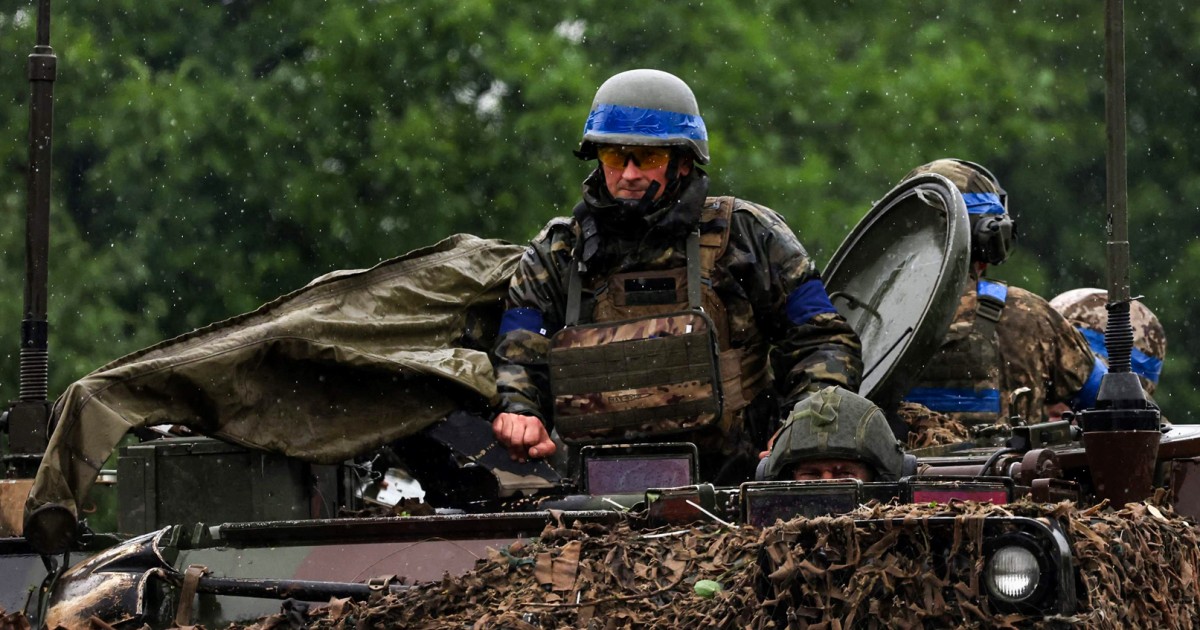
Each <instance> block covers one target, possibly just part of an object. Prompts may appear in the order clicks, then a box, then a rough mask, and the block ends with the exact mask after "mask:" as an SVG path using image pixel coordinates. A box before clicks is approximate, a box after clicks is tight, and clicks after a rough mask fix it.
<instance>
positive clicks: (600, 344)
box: [493, 70, 862, 483]
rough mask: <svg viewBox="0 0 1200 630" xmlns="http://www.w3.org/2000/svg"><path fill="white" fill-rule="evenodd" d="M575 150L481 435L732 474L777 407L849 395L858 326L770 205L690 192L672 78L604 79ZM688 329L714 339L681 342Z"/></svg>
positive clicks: (687, 128)
mask: <svg viewBox="0 0 1200 630" xmlns="http://www.w3.org/2000/svg"><path fill="white" fill-rule="evenodd" d="M576 155H577V156H578V157H579V158H580V159H584V160H597V164H596V169H595V170H594V171H593V172H592V173H591V175H589V176H588V177H587V179H586V180H585V181H584V183H583V200H582V201H581V202H579V203H578V204H577V205H576V206H575V208H574V210H573V212H572V216H571V217H567V218H559V219H554V220H553V221H551V222H550V223H549V224H548V225H547V226H546V227H545V228H544V229H543V230H542V232H541V233H540V234H539V235H538V236H537V237H536V238H535V239H534V240H533V242H532V243H531V244H530V246H529V248H528V250H527V251H526V253H525V255H524V257H523V259H522V260H521V263H520V265H519V267H518V269H517V272H516V274H515V275H514V277H513V280H512V284H511V288H510V291H509V307H510V308H509V310H508V311H507V312H506V313H505V315H504V318H503V321H502V323H501V330H500V337H499V340H498V342H497V345H496V352H495V356H496V380H497V386H498V388H499V396H500V399H501V407H500V413H499V414H498V415H497V416H496V418H495V420H494V423H493V428H494V431H495V434H496V437H497V439H499V440H500V441H501V442H502V443H504V444H505V445H507V446H508V447H509V450H510V453H511V454H512V456H513V457H515V458H518V459H524V458H527V457H530V458H537V457H546V456H548V455H551V454H552V453H554V451H555V450H556V448H557V447H556V445H555V442H554V441H553V440H552V439H551V429H552V428H556V429H557V433H558V434H559V435H560V436H561V437H562V438H563V440H564V441H566V442H568V443H588V442H604V441H609V442H611V441H631V440H654V441H663V440H671V441H684V440H686V441H692V442H694V443H696V444H697V446H698V448H699V449H700V451H701V461H700V464H701V472H702V475H704V477H705V478H706V480H710V481H721V482H729V483H736V482H738V481H741V480H743V479H746V478H748V477H749V476H750V475H751V474H752V473H753V471H754V466H755V463H756V460H757V458H756V457H755V454H756V453H757V452H758V451H759V450H760V449H761V447H762V446H763V444H764V443H765V441H766V437H767V436H769V435H770V434H771V432H772V431H773V430H774V428H775V426H777V424H778V418H779V416H780V403H782V405H783V407H784V408H785V409H791V408H792V407H793V406H794V405H795V404H796V403H797V402H799V401H800V400H802V399H803V398H804V397H805V396H807V395H808V394H810V393H812V392H814V391H816V390H818V389H819V388H822V387H826V386H830V385H840V386H843V387H847V388H850V389H857V387H858V384H859V378H860V372H861V370H862V359H861V347H860V344H859V340H858V337H857V336H856V335H855V333H854V331H853V330H852V329H851V328H850V326H849V325H848V324H847V323H846V321H845V320H844V319H843V318H842V317H841V316H840V315H839V314H838V313H837V312H836V311H835V310H834V308H833V305H832V304H831V303H830V301H829V297H828V295H827V294H826V291H825V286H824V284H823V283H822V281H821V277H820V274H819V273H818V271H817V268H816V266H815V265H814V264H813V262H812V260H810V259H809V257H808V255H807V253H806V252H805V250H804V248H803V247H801V245H800V243H799V242H798V241H797V239H796V236H795V234H793V233H792V231H791V229H790V228H789V227H788V226H787V224H786V223H784V220H783V218H782V217H781V216H780V215H779V214H777V213H775V212H774V211H772V210H770V209H768V208H765V207H763V206H760V205H757V204H754V203H751V202H749V201H745V200H741V199H735V198H733V197H709V196H707V195H708V185H709V180H708V176H707V174H706V173H705V172H704V171H703V170H701V169H700V168H699V167H700V165H702V164H707V163H708V161H709V153H708V135H707V132H706V130H705V126H704V121H703V120H702V119H701V117H700V111H699V108H698V106H697V104H696V99H695V97H694V96H693V94H692V91H691V89H690V88H689V87H688V86H687V84H686V83H684V82H683V81H682V80H680V79H679V78H678V77H675V76H673V75H671V74H668V73H666V72H660V71H658V70H631V71H628V72H622V73H620V74H617V75H615V76H613V77H612V78H610V79H609V80H608V81H606V82H605V83H604V84H603V85H601V86H600V89H599V90H598V91H597V92H596V97H595V99H594V101H593V103H592V108H591V113H590V114H589V116H588V119H587V123H586V124H585V126H584V131H583V141H582V143H581V144H580V146H579V149H578V150H577V151H576ZM701 310H702V313H703V317H701V316H699V315H696V313H698V312H700V311H701ZM680 312H683V313H687V314H685V315H681V316H672V315H670V314H671V313H680ZM630 320H632V323H628V324H613V322H627V321H630ZM702 331H710V332H711V335H712V337H713V338H714V340H715V343H711V344H707V345H709V346H715V350H713V351H711V352H703V351H699V350H703V349H704V347H705V345H706V343H703V342H701V343H691V342H688V341H686V340H687V339H689V338H691V336H694V335H696V334H698V333H700V332H702ZM556 333H557V334H556ZM623 341H624V342H631V343H625V344H621V343H619V342H623ZM689 343H691V345H688V344H689ZM685 347H686V348H685ZM687 348H691V349H687ZM697 349H699V350H697ZM709 355H711V356H709ZM551 369H553V372H552V371H551ZM589 379H590V380H589ZM580 383H586V384H589V385H588V386H587V387H590V388H591V390H593V391H586V387H585V388H584V390H581V389H580V387H583V386H581V385H580ZM716 401H720V402H721V403H722V404H720V405H719V409H718V408H717V407H718V405H714V404H713V403H714V402H716ZM552 425H553V426H552Z"/></svg>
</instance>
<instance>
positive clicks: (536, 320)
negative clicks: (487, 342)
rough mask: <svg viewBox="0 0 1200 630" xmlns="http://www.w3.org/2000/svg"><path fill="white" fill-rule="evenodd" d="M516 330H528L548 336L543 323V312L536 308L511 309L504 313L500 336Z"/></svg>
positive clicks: (501, 320)
mask: <svg viewBox="0 0 1200 630" xmlns="http://www.w3.org/2000/svg"><path fill="white" fill-rule="evenodd" d="M514 330H528V331H531V332H535V333H537V334H539V335H544V334H546V329H545V327H544V324H543V321H542V312H541V311H539V310H537V309H536V308H527V307H521V308H510V309H508V310H507V311H504V316H503V317H501V318H500V334H501V335H505V334H508V333H510V332H512V331H514Z"/></svg>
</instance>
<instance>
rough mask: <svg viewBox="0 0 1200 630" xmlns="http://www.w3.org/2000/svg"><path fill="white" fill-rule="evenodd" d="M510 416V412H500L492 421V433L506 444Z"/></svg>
mask: <svg viewBox="0 0 1200 630" xmlns="http://www.w3.org/2000/svg"><path fill="white" fill-rule="evenodd" d="M510 416H512V414H509V413H502V414H499V415H497V416H496V419H495V420H493V421H492V435H495V436H496V439H497V440H499V441H500V442H502V443H504V444H505V445H508V425H509V422H510V420H509V417H510Z"/></svg>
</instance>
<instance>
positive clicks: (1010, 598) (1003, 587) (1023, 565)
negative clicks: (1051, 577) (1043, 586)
mask: <svg viewBox="0 0 1200 630" xmlns="http://www.w3.org/2000/svg"><path fill="white" fill-rule="evenodd" d="M1041 573H1042V568H1041V565H1040V564H1039V563H1038V559H1037V556H1035V555H1033V552H1032V551H1030V550H1028V549H1026V548H1025V547H1022V546H1020V545H1008V546H1006V547H1001V548H999V549H997V550H996V552H995V553H993V554H992V557H991V558H990V559H989V560H988V564H987V571H986V572H985V573H984V575H985V576H986V580H987V588H988V592H989V593H991V594H992V597H995V598H997V599H999V600H1000V601H1003V602H1008V603H1017V602H1022V601H1024V600H1026V599H1028V598H1029V597H1030V596H1031V595H1033V593H1034V592H1035V591H1036V590H1037V587H1038V578H1039V577H1040V576H1041Z"/></svg>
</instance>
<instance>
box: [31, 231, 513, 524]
mask: <svg viewBox="0 0 1200 630" xmlns="http://www.w3.org/2000/svg"><path fill="white" fill-rule="evenodd" d="M522 251H524V248H523V247H520V246H516V245H512V244H510V243H506V242H503V241H497V240H485V239H481V238H477V237H474V236H471V235H465V234H460V235H455V236H451V237H450V238H447V239H445V240H443V241H441V242H439V243H437V244H435V245H432V246H430V247H427V248H424V249H419V250H416V251H413V252H410V253H408V254H406V255H404V256H401V257H399V258H394V259H392V260H388V261H385V262H383V263H380V264H379V265H376V266H375V267H373V268H371V269H368V270H355V271H337V272H333V273H329V274H326V275H324V276H321V277H319V278H317V279H316V280H313V281H312V282H311V283H309V284H308V285H307V286H305V287H303V288H301V289H299V290H298V291H295V292H292V293H290V294H287V295H284V296H282V297H280V298H278V299H276V300H274V301H272V302H269V303H267V304H265V305H263V306H262V307H260V308H258V309H257V310H255V311H253V312H251V313H247V314H244V315H239V316H237V317H234V318H231V319H228V320H226V321H223V322H218V323H215V324H212V325H209V326H207V327H205V328H201V329H199V330H196V331H193V332H190V333H188V334H185V335H182V336H180V337H177V338H175V339H171V340H168V341H164V342H162V343H159V344H156V345H154V346H151V347H149V348H146V349H144V350H140V351H138V352H135V353H133V354H130V355H128V356H125V357H123V358H121V359H118V360H116V361H113V362H112V363H109V364H108V365H105V366H103V367H101V368H100V369H98V370H96V371H95V372H92V373H91V374H89V375H87V376H86V377H84V378H82V379H80V380H79V381H77V382H75V383H73V384H72V385H71V386H70V387H68V388H67V390H66V392H65V393H64V394H63V395H62V396H61V397H60V398H59V399H58V400H57V401H56V403H55V405H54V411H53V414H52V419H53V421H54V422H55V428H54V431H53V434H52V435H51V438H50V444H49V446H48V448H47V450H46V454H45V458H44V459H43V462H42V465H41V467H40V468H39V470H38V472H37V478H36V480H35V482H34V486H33V490H32V492H31V493H30V495H29V500H28V502H27V503H26V510H27V513H28V512H29V511H31V510H33V509H35V508H37V507H40V506H42V505H45V504H48V503H55V504H58V505H61V506H63V507H66V508H68V509H69V510H71V511H72V513H75V514H78V512H77V511H76V504H77V503H78V502H80V501H82V499H83V498H85V497H86V495H87V492H88V490H89V489H90V488H91V486H92V484H93V483H94V482H95V479H96V477H97V474H98V473H99V470H100V467H101V465H102V464H103V463H104V461H105V460H106V459H107V458H108V457H109V455H111V454H112V452H113V450H114V449H115V448H116V446H117V444H118V443H119V442H120V440H121V438H122V437H123V436H124V435H125V434H126V433H127V432H128V431H130V430H131V429H135V428H138V427H145V426H153V425H159V424H167V423H170V424H179V425H183V426H187V427H189V428H191V429H193V430H195V431H197V432H200V433H204V434H206V435H210V436H213V437H217V438H221V439H224V440H227V441H231V442H235V443H239V444H243V445H246V446H251V447H256V448H261V449H265V450H268V451H273V452H277V453H282V454H284V455H289V456H293V457H298V458H301V459H304V460H308V461H312V462H317V463H334V462H338V461H343V460H345V459H348V458H350V457H353V456H354V455H356V454H359V453H362V452H363V451H366V450H369V449H371V448H374V447H376V446H379V445H381V444H385V443H387V442H390V441H392V440H396V439H398V438H401V437H404V436H406V435H411V434H413V433H415V432H417V431H419V430H421V429H423V428H425V427H426V426H428V425H430V424H431V423H433V422H434V421H436V420H438V419H439V418H442V417H444V416H445V415H446V414H447V413H449V412H450V411H452V410H454V409H458V408H462V407H463V406H464V405H470V404H472V403H474V404H477V405H480V406H482V405H485V404H487V403H488V402H489V401H490V400H491V399H492V398H493V397H494V396H495V394H496V384H495V380H494V377H493V375H492V368H491V363H490V361H489V358H488V356H487V352H486V350H487V349H488V348H490V343H491V339H492V338H493V337H494V334H495V330H494V329H495V326H496V325H497V323H498V321H499V316H500V312H501V309H502V308H503V299H504V296H505V294H506V292H507V287H508V279H509V277H510V276H511V274H512V272H513V271H514V269H515V267H516V263H517V261H518V259H519V258H520V255H521V253H522Z"/></svg>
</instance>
